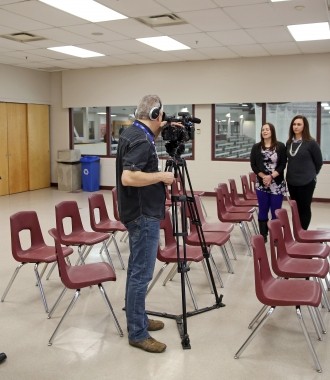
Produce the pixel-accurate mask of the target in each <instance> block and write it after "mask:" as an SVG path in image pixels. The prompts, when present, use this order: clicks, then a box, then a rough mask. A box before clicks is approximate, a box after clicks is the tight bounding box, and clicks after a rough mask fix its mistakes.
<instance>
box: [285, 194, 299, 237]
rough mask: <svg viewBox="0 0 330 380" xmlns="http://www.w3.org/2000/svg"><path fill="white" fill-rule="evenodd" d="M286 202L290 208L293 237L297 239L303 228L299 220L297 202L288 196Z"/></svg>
mask: <svg viewBox="0 0 330 380" xmlns="http://www.w3.org/2000/svg"><path fill="white" fill-rule="evenodd" d="M288 203H289V205H290V208H291V217H292V229H293V235H294V237H295V239H296V240H298V241H299V235H300V233H301V231H303V228H302V226H301V222H300V216H299V211H298V206H297V202H296V201H295V200H293V199H289V198H288Z"/></svg>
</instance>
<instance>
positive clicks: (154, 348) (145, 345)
mask: <svg viewBox="0 0 330 380" xmlns="http://www.w3.org/2000/svg"><path fill="white" fill-rule="evenodd" d="M128 342H129V344H130V345H131V346H133V347H137V348H141V350H144V351H147V352H153V353H157V354H159V353H161V352H164V351H165V350H166V344H164V343H161V342H158V341H157V340H156V339H154V338H152V337H151V336H150V337H149V338H147V339H145V340H141V341H140V342H135V341H133V340H129V341H128Z"/></svg>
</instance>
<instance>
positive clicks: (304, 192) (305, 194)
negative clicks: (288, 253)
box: [288, 179, 316, 230]
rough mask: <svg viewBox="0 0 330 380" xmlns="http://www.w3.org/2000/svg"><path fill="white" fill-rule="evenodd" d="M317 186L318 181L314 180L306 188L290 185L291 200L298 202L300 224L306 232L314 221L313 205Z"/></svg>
mask: <svg viewBox="0 0 330 380" xmlns="http://www.w3.org/2000/svg"><path fill="white" fill-rule="evenodd" d="M315 185H316V181H315V180H314V179H313V181H312V182H310V183H308V184H307V185H304V186H292V185H290V184H288V189H289V193H290V198H291V199H294V200H295V201H296V202H297V206H298V211H299V217H300V223H301V226H302V228H303V229H304V230H307V229H308V226H309V223H310V221H311V219H312V210H311V204H312V199H313V194H314V190H315Z"/></svg>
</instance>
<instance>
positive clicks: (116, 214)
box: [111, 187, 120, 221]
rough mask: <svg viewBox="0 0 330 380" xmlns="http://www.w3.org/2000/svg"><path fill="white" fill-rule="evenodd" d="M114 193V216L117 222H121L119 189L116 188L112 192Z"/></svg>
mask: <svg viewBox="0 0 330 380" xmlns="http://www.w3.org/2000/svg"><path fill="white" fill-rule="evenodd" d="M111 193H112V205H113V216H114V218H115V219H116V220H118V221H120V217H119V211H118V196H117V189H116V188H115V187H114V188H113V189H112V190H111Z"/></svg>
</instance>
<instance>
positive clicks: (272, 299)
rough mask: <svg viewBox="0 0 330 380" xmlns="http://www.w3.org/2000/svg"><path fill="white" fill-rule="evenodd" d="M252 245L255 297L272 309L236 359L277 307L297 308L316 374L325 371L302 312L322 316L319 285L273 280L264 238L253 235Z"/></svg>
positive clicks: (238, 352) (237, 355)
mask: <svg viewBox="0 0 330 380" xmlns="http://www.w3.org/2000/svg"><path fill="white" fill-rule="evenodd" d="M251 243H252V248H253V262H254V274H255V291H256V296H257V298H258V300H259V301H260V302H261V303H262V304H264V305H265V306H266V307H267V306H269V308H268V311H267V313H266V314H265V315H264V316H263V318H262V320H261V321H260V322H259V323H258V325H257V326H256V328H255V329H254V330H253V331H252V333H251V334H250V335H249V337H248V338H247V339H246V341H245V342H244V343H243V345H242V346H241V347H240V349H239V350H238V351H237V352H236V354H235V356H234V357H235V359H238V358H239V357H240V356H241V354H242V353H243V351H244V350H245V349H246V347H247V346H248V345H249V344H250V342H251V341H252V339H253V338H254V337H255V336H256V334H257V333H258V332H259V331H260V329H261V327H262V326H263V325H264V324H265V322H266V320H267V318H268V317H269V316H270V315H272V314H273V312H274V310H275V308H276V307H277V306H294V307H295V309H296V314H297V318H298V321H299V323H300V326H301V328H302V330H303V333H304V336H305V338H306V341H307V345H308V348H309V350H310V353H311V355H312V357H313V361H314V365H315V367H316V370H317V372H322V368H321V365H320V362H319V360H318V357H317V354H316V352H315V350H314V347H313V344H312V341H311V339H310V336H309V334H308V331H307V329H306V326H305V322H304V320H303V316H302V313H301V306H307V307H308V308H309V309H310V310H315V312H316V313H319V311H318V309H317V307H318V306H319V305H320V302H321V297H322V291H321V287H320V285H319V283H317V282H315V281H302V280H298V279H297V280H296V279H291V280H289V281H287V280H282V279H278V278H274V277H273V275H272V273H271V270H270V267H269V262H268V258H267V252H266V247H265V242H264V238H263V236H262V235H255V236H252V239H251ZM312 308H313V309H312ZM258 315H259V313H258ZM311 315H314V314H313V312H311ZM254 320H256V318H254ZM315 323H316V321H315ZM250 325H251V324H250ZM258 359H260V357H258Z"/></svg>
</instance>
